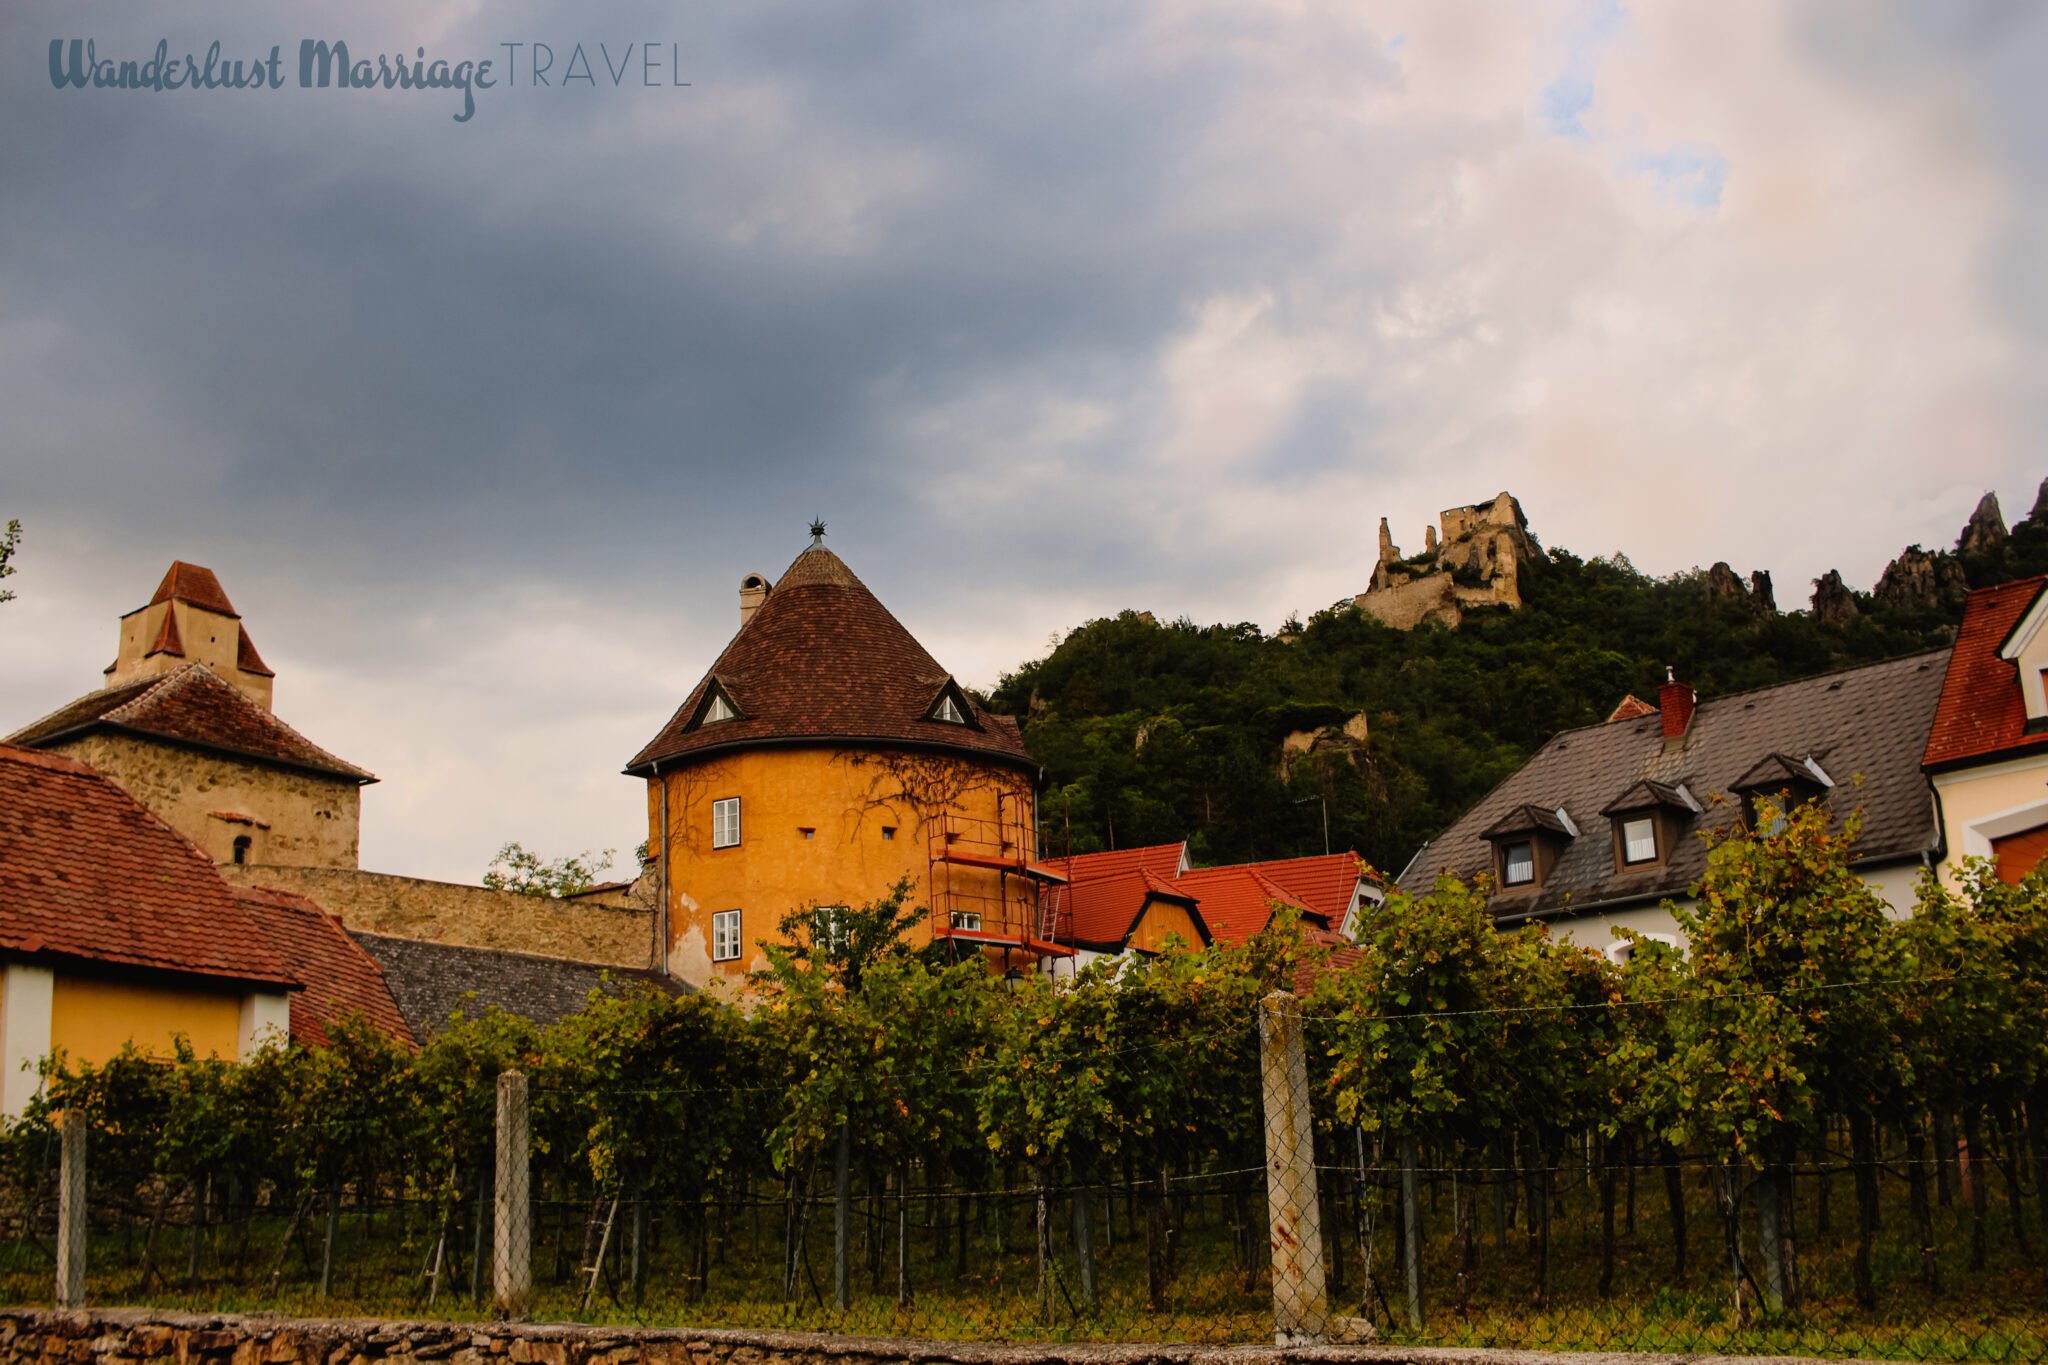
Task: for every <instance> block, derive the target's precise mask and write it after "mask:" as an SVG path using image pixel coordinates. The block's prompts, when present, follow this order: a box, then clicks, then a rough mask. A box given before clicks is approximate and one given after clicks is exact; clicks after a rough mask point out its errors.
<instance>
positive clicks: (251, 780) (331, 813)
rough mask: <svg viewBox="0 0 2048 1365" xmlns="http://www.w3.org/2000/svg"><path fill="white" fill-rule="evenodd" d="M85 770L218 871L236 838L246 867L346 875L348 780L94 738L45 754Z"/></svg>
mask: <svg viewBox="0 0 2048 1365" xmlns="http://www.w3.org/2000/svg"><path fill="white" fill-rule="evenodd" d="M48 747H49V748H50V749H52V750H54V751H55V752H57V753H60V754H63V755H64V756H65V757H66V758H75V759H77V760H78V761H79V762H80V763H89V764H91V765H92V766H93V767H95V768H97V769H99V770H100V771H101V772H103V773H105V774H106V775H107V776H108V777H110V778H112V779H113V780H114V781H115V782H116V783H118V784H120V787H121V789H122V790H123V791H125V792H127V793H128V794H129V795H130V796H132V797H134V798H135V799H136V800H137V801H140V802H141V803H142V804H143V805H145V806H147V807H149V808H150V810H151V811H153V812H155V813H156V815H157V816H158V817H159V818H161V819H162V820H163V821H164V823H165V824H167V825H169V826H170V827H171V828H172V829H175V830H177V831H178V833H180V834H182V835H184V836H185V837H186V838H188V839H190V840H191V841H192V842H193V843H195V844H197V845H199V846H200V847H201V848H203V849H205V850H206V852H207V854H208V856H210V857H211V858H212V859H213V860H214V861H215V862H217V863H227V862H231V861H232V860H233V857H234V843H235V839H236V838H237V837H246V838H248V839H249V841H250V846H249V861H250V862H257V863H264V862H268V863H289V864H292V865H294V866H304V867H336V868H353V867H354V866H355V865H356V835H357V831H358V829H359V828H360V826H361V823H362V788H361V787H360V786H358V785H357V783H356V782H355V780H354V779H352V778H344V777H322V776H319V775H318V774H315V773H309V772H302V771H300V770H298V769H296V768H279V767H273V766H271V765H270V764H267V763H255V762H249V761H246V760H243V759H238V758H230V757H229V756H227V755H225V754H217V753H211V752H208V751H204V750H200V749H189V748H185V747H183V746H181V745H176V744H166V743H162V742H160V741H156V740H148V739H137V738H135V737H133V736H130V735H116V734H104V733H95V734H88V735H85V736H82V737H81V738H78V739H75V740H69V741H66V742H64V743H61V744H52V745H50V746H48Z"/></svg>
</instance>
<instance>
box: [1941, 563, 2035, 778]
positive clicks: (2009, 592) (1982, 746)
mask: <svg viewBox="0 0 2048 1365" xmlns="http://www.w3.org/2000/svg"><path fill="white" fill-rule="evenodd" d="M2044 583H2048V578H2022V579H2020V580H2018V581H2017V582H2013V583H2001V584H1999V585H1998V586H1997V587H1994V588H1979V589H1977V591H1975V592H1973V593H1971V594H1970V597H1969V601H1968V602H1967V603H1966V604H1965V605H1964V607H1963V624H1962V626H1961V627H1960V628H1959V629H1958V630H1957V631H1956V644H1955V652H1954V653H1953V654H1952V655H1950V656H1949V663H1948V672H1947V674H1946V675H1944V677H1943V678H1942V681H1941V701H1940V703H1939V704H1938V705H1937V706H1936V707H1935V709H1934V728H1933V730H1932V731H1930V732H1929V734H1928V736H1927V750H1926V752H1925V754H1923V755H1922V757H1921V764H1922V766H1923V767H1927V768H1946V767H1954V766H1958V765H1961V764H1965V763H1969V762H1973V761H1979V760H1983V759H1988V758H1991V757H1993V756H1998V757H2006V756H2009V755H2011V754H2014V753H2021V752H2032V751H2035V750H2038V749H2042V748H2044V747H2048V733H2043V734H2031V735H2030V734H2028V733H2027V703H2026V698H2025V697H2023V696H2021V695H2020V680H2019V665H2017V664H2016V663H2014V662H2012V661H2011V660H2009V659H2001V658H1999V657H1998V649H1999V646H2001V645H2003V644H2004V643H2005V640H2006V637H2007V636H2009V635H2011V634H2012V632H2013V628H2014V627H2016V626H2017V625H2019V623H2020V618H2021V617H2023V616H2025V615H2026V614H2027V609H2028V608H2029V607H2031V606H2032V605H2033V604H2034V599H2035V598H2036V597H2038V596H2040V594H2041V587H2042V585H2043V584H2044Z"/></svg>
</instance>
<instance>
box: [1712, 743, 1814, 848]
mask: <svg viewBox="0 0 2048 1365" xmlns="http://www.w3.org/2000/svg"><path fill="white" fill-rule="evenodd" d="M1834 785H1835V780H1834V779H1833V778H1832V777H1829V776H1828V774H1827V770H1826V769H1824V768H1822V767H1821V766H1820V763H1819V761H1818V760H1816V759H1814V758H1812V757H1810V756H1809V757H1807V758H1794V757H1792V756H1791V755H1790V754H1781V753H1780V754H1766V755H1764V756H1763V757H1762V758H1760V759H1758V760H1757V761H1756V762H1755V763H1753V764H1751V765H1750V767H1749V769H1748V771H1746V772H1744V773H1743V774H1742V776H1740V777H1738V778H1736V779H1735V781H1733V782H1731V783H1730V784H1729V788H1730V789H1731V790H1732V791H1734V793H1735V794H1736V795H1737V796H1738V797H1740V798H1741V799H1742V823H1743V824H1745V825H1747V826H1749V827H1750V828H1751V829H1755V828H1756V821H1757V809H1756V803H1757V801H1758V799H1759V798H1768V799H1769V800H1770V801H1771V802H1772V803H1773V804H1775V805H1780V806H1783V807H1784V808H1785V809H1786V810H1790V809H1791V808H1792V807H1794V806H1803V805H1805V804H1806V803H1807V802H1808V801H1818V800H1820V799H1822V798H1823V797H1825V796H1826V795H1827V794H1828V792H1829V791H1831V790H1832V789H1833V788H1834ZM1783 825H1784V816H1783V815H1782V814H1781V815H1780V816H1779V817H1778V819H1777V821H1775V822H1773V824H1772V825H1771V827H1770V828H1768V829H1766V830H1765V831H1764V833H1766V834H1776V833H1777V832H1778V830H1779V829H1781V828H1783Z"/></svg>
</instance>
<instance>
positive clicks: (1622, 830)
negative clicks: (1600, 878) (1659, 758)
mask: <svg viewBox="0 0 2048 1365" xmlns="http://www.w3.org/2000/svg"><path fill="white" fill-rule="evenodd" d="M1600 813H1601V814H1602V815H1604V816H1606V817H1607V819H1608V821H1609V823H1610V825H1611V827H1612V829H1613V832H1614V869H1615V871H1617V872H1621V871H1626V870H1628V869H1631V868H1639V867H1657V866H1661V865H1662V864H1663V863H1664V862H1665V861H1667V860H1668V859H1669V858H1670V857H1671V851H1672V850H1673V849H1675V848H1677V847H1678V841H1679V840H1680V839H1682V838H1684V837H1685V831H1686V829H1687V827H1689V826H1690V825H1691V824H1692V821H1693V817H1694V816H1696V815H1698V814H1699V813H1700V805H1699V802H1698V801H1696V800H1694V799H1693V795H1692V793H1691V792H1689V791H1687V790H1686V789H1685V787H1684V786H1683V785H1680V786H1676V787H1674V786H1670V785H1667V784H1666V783H1663V782H1651V781H1649V780H1647V779H1646V780H1644V781H1641V782H1638V783H1636V784H1635V785H1634V786H1632V787H1630V788H1629V789H1628V790H1627V791H1625V792H1623V793H1622V794H1621V795H1620V796H1617V797H1615V798H1614V800H1612V801H1610V802H1608V803H1607V805H1606V806H1605V807H1604V808H1603V809H1602V810H1601V812H1600Z"/></svg>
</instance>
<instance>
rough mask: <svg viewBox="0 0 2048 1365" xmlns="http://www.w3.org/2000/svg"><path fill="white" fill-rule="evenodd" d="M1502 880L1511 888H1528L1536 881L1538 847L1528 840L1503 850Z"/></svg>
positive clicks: (1510, 845)
mask: <svg viewBox="0 0 2048 1365" xmlns="http://www.w3.org/2000/svg"><path fill="white" fill-rule="evenodd" d="M1501 864H1502V866H1501V876H1500V879H1501V880H1502V881H1503V882H1505V883H1507V884H1508V885H1509V886H1527V885H1528V884H1529V883H1530V882H1533V881H1535V880H1536V845H1534V844H1532V843H1529V842H1527V841H1526V840H1525V841H1523V842H1521V843H1517V844H1509V845H1508V846H1507V847H1506V848H1505V849H1503V850H1501Z"/></svg>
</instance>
